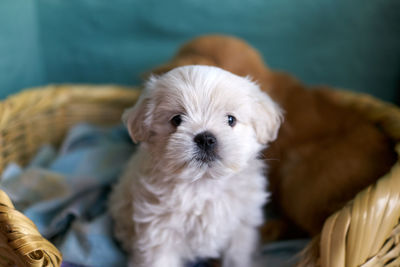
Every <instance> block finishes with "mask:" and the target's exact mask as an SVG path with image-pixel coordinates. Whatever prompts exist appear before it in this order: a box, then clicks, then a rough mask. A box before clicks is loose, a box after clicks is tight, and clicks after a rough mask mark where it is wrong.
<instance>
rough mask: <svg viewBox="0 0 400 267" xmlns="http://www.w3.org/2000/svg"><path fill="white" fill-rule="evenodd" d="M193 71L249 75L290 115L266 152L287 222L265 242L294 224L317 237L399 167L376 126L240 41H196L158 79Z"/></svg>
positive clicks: (272, 227) (275, 226)
mask: <svg viewBox="0 0 400 267" xmlns="http://www.w3.org/2000/svg"><path fill="white" fill-rule="evenodd" d="M196 64H201V65H213V66H218V67H220V68H223V69H225V70H228V71H230V72H232V73H235V74H237V75H240V76H247V75H249V76H251V77H252V78H253V79H254V80H256V81H257V82H258V83H259V84H260V85H261V87H262V89H263V90H264V91H266V92H267V93H268V94H270V96H271V97H272V98H273V99H274V100H275V101H277V102H278V103H279V104H280V105H281V107H283V109H284V110H285V122H284V123H283V125H282V127H281V130H280V132H279V136H278V139H277V140H276V141H275V142H274V143H272V144H271V145H270V147H269V148H268V149H267V150H266V151H265V152H264V156H265V158H266V160H267V163H268V165H269V175H268V178H269V183H270V188H269V189H270V190H271V192H272V194H273V203H275V204H276V206H277V208H278V210H280V211H281V213H282V215H283V220H281V221H271V223H270V224H268V223H267V224H266V225H265V226H264V227H263V233H264V236H263V239H264V240H274V239H279V238H281V237H283V236H285V235H286V232H287V230H288V228H291V227H288V225H292V224H294V225H297V226H298V227H300V228H301V229H302V230H303V231H306V232H307V233H308V234H309V235H311V236H314V235H317V234H318V233H320V231H321V228H322V225H323V222H324V221H325V219H326V218H327V217H328V216H329V215H330V214H332V213H333V212H334V211H336V210H338V209H340V208H341V207H343V206H344V204H345V203H346V202H347V201H349V200H350V199H352V198H353V197H354V196H355V195H356V194H357V192H359V191H361V190H362V189H363V188H364V187H366V186H367V185H369V184H371V183H373V182H375V181H376V180H377V179H378V178H379V177H380V176H382V175H383V174H385V173H386V172H388V170H389V169H390V167H391V166H392V165H393V164H394V162H395V160H396V155H395V153H394V150H393V145H392V143H391V141H390V140H389V138H387V137H386V136H385V135H384V133H382V132H381V131H380V130H379V129H378V128H377V126H375V125H373V124H372V123H370V122H369V121H367V120H366V119H365V118H364V117H363V116H362V115H360V114H357V113H356V112H354V111H353V110H349V109H347V108H345V107H342V106H339V105H337V104H335V102H334V101H333V100H332V99H331V98H330V95H329V93H328V92H327V91H326V90H327V88H313V89H312V90H309V88H306V86H304V85H303V84H302V83H301V82H299V81H298V80H296V79H295V78H294V77H292V76H290V75H288V74H286V73H282V72H275V71H271V70H269V69H268V68H267V66H266V65H265V64H264V62H263V60H262V57H261V56H260V54H259V53H258V52H257V51H256V50H254V49H253V48H252V47H250V46H249V45H248V44H247V43H245V42H243V41H242V40H240V39H237V38H234V37H228V36H219V35H209V36H203V37H199V38H196V39H194V40H192V41H190V42H188V43H187V44H185V45H184V46H183V47H182V48H181V49H180V50H179V51H178V53H177V55H176V56H175V57H174V58H173V59H172V60H171V61H170V62H168V63H166V64H165V65H162V66H160V67H159V68H157V69H155V70H154V71H153V73H156V74H157V73H158V74H160V73H163V72H166V71H168V70H170V69H172V68H175V67H178V66H183V65H196ZM279 224H281V225H280V226H279ZM292 230H293V229H292Z"/></svg>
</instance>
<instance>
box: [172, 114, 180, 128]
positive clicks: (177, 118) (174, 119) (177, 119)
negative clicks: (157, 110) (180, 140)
mask: <svg viewBox="0 0 400 267" xmlns="http://www.w3.org/2000/svg"><path fill="white" fill-rule="evenodd" d="M181 123H182V116H181V115H175V116H174V117H172V119H171V124H172V125H173V126H175V127H178V126H179V125H180V124H181Z"/></svg>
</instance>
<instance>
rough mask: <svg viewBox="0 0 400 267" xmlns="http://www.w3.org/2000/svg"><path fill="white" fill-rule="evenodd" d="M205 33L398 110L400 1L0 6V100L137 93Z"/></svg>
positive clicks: (56, 1)
mask: <svg viewBox="0 0 400 267" xmlns="http://www.w3.org/2000/svg"><path fill="white" fill-rule="evenodd" d="M206 33H225V34H231V35H235V36H238V37H241V38H244V39H245V40H246V41H248V42H249V43H250V44H251V45H253V46H254V47H256V48H257V49H259V50H260V51H261V53H262V55H263V57H264V59H265V60H266V62H267V63H268V65H269V66H270V67H272V68H275V69H279V70H285V71H288V72H291V73H293V74H294V75H295V76H297V77H298V78H300V79H301V80H303V81H304V82H306V83H307V84H311V85H313V84H327V85H331V86H337V87H342V88H349V89H354V90H356V91H363V92H367V93H371V94H373V95H375V96H378V97H380V98H383V99H385V100H390V101H398V100H400V97H399V96H400V94H399V88H400V0H351V1H349V0H318V1H317V0H300V1H299V0H246V1H244V0H219V1H216V0H171V1H167V0H164V1H162V0H158V1H156V0H112V1H111V0H0V98H4V97H6V96H7V95H9V94H11V93H14V92H18V91H19V90H21V89H22V88H25V87H32V86H38V85H45V84H48V83H96V84H97V83H99V84H100V83H116V84H125V85H137V84H139V83H140V81H141V80H140V74H141V73H143V72H144V71H147V70H149V69H151V68H152V67H153V66H155V65H157V64H160V63H162V62H165V61H166V60H168V59H170V58H171V57H172V55H173V54H174V53H175V51H176V49H177V48H178V47H179V46H180V45H181V44H182V43H183V42H185V41H187V40H189V39H191V38H193V37H195V36H197V35H199V34H206Z"/></svg>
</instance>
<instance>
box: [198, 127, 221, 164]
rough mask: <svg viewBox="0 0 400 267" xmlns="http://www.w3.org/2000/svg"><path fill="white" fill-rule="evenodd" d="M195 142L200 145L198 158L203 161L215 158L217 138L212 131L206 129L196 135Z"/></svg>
mask: <svg viewBox="0 0 400 267" xmlns="http://www.w3.org/2000/svg"><path fill="white" fill-rule="evenodd" d="M194 142H195V143H196V145H197V147H198V151H197V154H196V159H197V160H199V161H202V162H206V163H207V162H211V161H213V160H215V158H216V156H217V154H216V148H217V138H216V137H215V136H214V135H213V134H212V133H210V132H208V131H205V132H202V133H199V134H197V135H196V136H195V137H194Z"/></svg>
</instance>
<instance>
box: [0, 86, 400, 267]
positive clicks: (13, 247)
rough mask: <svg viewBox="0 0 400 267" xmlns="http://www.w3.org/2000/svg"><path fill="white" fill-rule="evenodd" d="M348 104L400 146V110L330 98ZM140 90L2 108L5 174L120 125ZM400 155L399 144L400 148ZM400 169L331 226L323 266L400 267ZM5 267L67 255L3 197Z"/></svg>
mask: <svg viewBox="0 0 400 267" xmlns="http://www.w3.org/2000/svg"><path fill="white" fill-rule="evenodd" d="M330 93H331V94H332V96H333V99H334V100H335V101H337V102H338V103H339V104H341V105H346V106H351V107H352V108H354V109H357V110H359V111H360V112H362V113H364V114H365V116H366V117H367V118H369V119H370V120H371V121H373V122H374V123H376V124H377V125H378V126H379V127H381V128H382V130H383V131H384V132H385V133H386V134H387V135H388V136H390V137H391V138H392V139H393V140H394V141H395V142H396V143H399V141H400V110H399V109H398V108H396V107H395V106H392V105H390V104H386V103H383V102H380V101H378V100H376V99H373V98H371V97H368V96H365V95H360V94H354V93H350V92H342V91H330ZM138 95H139V91H138V90H131V89H128V88H121V87H115V86H96V87H95V86H49V87H45V88H41V89H40V88H38V89H35V90H30V91H26V92H23V93H21V94H18V95H16V96H14V97H11V98H9V99H7V100H5V101H3V103H0V173H1V172H2V170H3V169H4V167H5V166H6V164H8V163H9V162H17V163H19V164H22V165H24V164H26V163H27V162H28V161H29V159H30V158H31V157H32V156H33V155H34V154H35V152H36V151H37V149H38V148H39V147H40V146H41V145H42V144H43V143H51V144H55V145H57V144H58V143H59V142H60V141H61V140H62V138H63V136H64V135H65V133H66V131H67V129H68V128H70V126H72V125H73V124H75V123H77V122H79V121H89V122H93V123H97V124H102V125H104V124H106V125H107V124H113V123H116V122H118V121H119V120H120V116H121V113H122V111H123V109H125V108H126V107H127V106H130V105H132V103H134V102H135V101H136V100H137V97H138ZM397 152H398V153H400V145H397ZM399 218H400V165H399V163H397V164H396V165H395V166H393V169H392V170H391V172H390V173H388V174H387V175H385V176H384V177H382V178H381V179H380V180H379V182H378V183H377V184H376V185H371V186H370V187H369V188H367V189H366V190H364V191H363V192H361V193H360V194H358V195H357V196H356V198H355V199H354V200H353V201H351V202H350V203H349V204H348V205H347V206H346V207H344V208H343V209H342V210H341V211H339V212H337V213H336V214H334V215H332V216H331V217H330V218H329V219H328V220H327V222H326V223H325V226H324V229H323V233H322V237H321V244H320V247H321V265H322V266H323V267H353V266H363V267H370V266H400V244H399V243H400V226H399ZM0 220H1V222H0V238H1V240H0V265H1V266H14V265H17V266H59V265H60V264H61V254H60V253H59V251H58V250H57V249H56V248H55V247H54V246H53V245H52V244H51V243H50V242H48V241H47V240H45V239H44V238H42V237H41V236H40V234H39V233H38V231H37V229H36V227H35V225H34V224H33V223H32V222H31V221H30V220H29V219H27V218H26V217H25V216H23V215H22V214H21V213H19V212H18V211H16V210H15V209H14V208H13V206H12V204H11V202H10V200H9V199H8V197H7V195H6V194H5V193H4V192H1V191H0Z"/></svg>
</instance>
